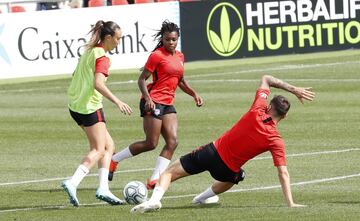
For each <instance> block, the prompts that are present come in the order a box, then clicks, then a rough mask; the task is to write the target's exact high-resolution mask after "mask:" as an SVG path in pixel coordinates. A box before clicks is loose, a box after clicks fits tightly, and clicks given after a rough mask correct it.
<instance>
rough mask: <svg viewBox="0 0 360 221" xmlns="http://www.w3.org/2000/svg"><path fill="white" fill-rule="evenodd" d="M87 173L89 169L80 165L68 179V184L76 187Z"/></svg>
mask: <svg viewBox="0 0 360 221" xmlns="http://www.w3.org/2000/svg"><path fill="white" fill-rule="evenodd" d="M88 173H89V169H88V168H87V167H86V166H84V165H82V164H80V165H79V166H78V168H77V169H76V170H75V173H74V175H73V176H72V177H71V178H70V182H71V183H72V184H73V185H74V186H75V187H78V186H79V184H80V182H81V181H82V180H83V179H84V177H85V176H86V175H87V174H88Z"/></svg>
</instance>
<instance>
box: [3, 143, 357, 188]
mask: <svg viewBox="0 0 360 221" xmlns="http://www.w3.org/2000/svg"><path fill="white" fill-rule="evenodd" d="M351 151H360V148H350V149H343V150H327V151H319V152H307V153H294V154H288V155H287V157H303V156H314V155H322V154H336V153H346V152H351ZM271 158H272V157H271V156H266V157H255V158H254V159H253V160H264V159H271ZM150 170H153V168H144V169H133V170H123V171H118V172H116V173H136V172H143V171H150ZM88 176H98V174H97V173H93V174H89V175H88ZM68 178H69V177H58V178H48V179H41V180H27V181H18V182H9V183H0V186H12V185H21V184H30V183H43V182H50V181H59V180H65V179H68Z"/></svg>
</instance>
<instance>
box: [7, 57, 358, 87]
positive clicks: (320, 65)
mask: <svg viewBox="0 0 360 221" xmlns="http://www.w3.org/2000/svg"><path fill="white" fill-rule="evenodd" d="M347 64H360V62H357V61H349V62H335V63H326V64H311V65H306V64H300V65H282V66H278V67H273V68H260V69H246V70H242V71H234V72H223V73H220V72H218V73H211V74H198V75H191V76H187V77H186V78H187V79H191V78H196V77H209V76H221V75H231V74H241V73H255V72H264V74H266V72H268V71H281V70H296V69H302V68H317V67H326V66H336V65H347ZM235 80H236V79H235ZM288 80H289V81H322V82H326V81H330V82H333V81H334V82H336V81H338V82H354V81H359V79H288ZM197 81H200V82H211V81H210V80H197ZM212 81H213V80H212ZM215 81H216V80H215ZM218 81H220V80H218ZM223 81H228V80H223ZM233 81H234V80H233ZM238 81H239V82H253V81H258V80H246V79H244V80H240V79H239V80H238ZM136 82H137V81H136V80H129V81H118V82H109V83H108V85H117V84H133V83H136ZM192 82H196V81H195V80H192ZM61 88H63V87H59V86H56V87H48V88H29V89H14V90H0V93H11V92H32V91H46V90H52V89H61Z"/></svg>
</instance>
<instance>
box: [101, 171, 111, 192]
mask: <svg viewBox="0 0 360 221" xmlns="http://www.w3.org/2000/svg"><path fill="white" fill-rule="evenodd" d="M108 175H109V169H108V168H99V188H100V189H104V190H108V189H109V181H108Z"/></svg>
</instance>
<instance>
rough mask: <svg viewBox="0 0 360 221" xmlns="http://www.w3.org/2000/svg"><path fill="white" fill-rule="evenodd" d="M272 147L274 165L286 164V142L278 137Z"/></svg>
mask: <svg viewBox="0 0 360 221" xmlns="http://www.w3.org/2000/svg"><path fill="white" fill-rule="evenodd" d="M270 148H271V149H270V152H271V155H272V158H273V161H274V166H276V167H277V166H286V155H285V145H284V142H283V141H282V140H281V139H277V140H275V141H274V142H273V143H272V144H271V145H270Z"/></svg>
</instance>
